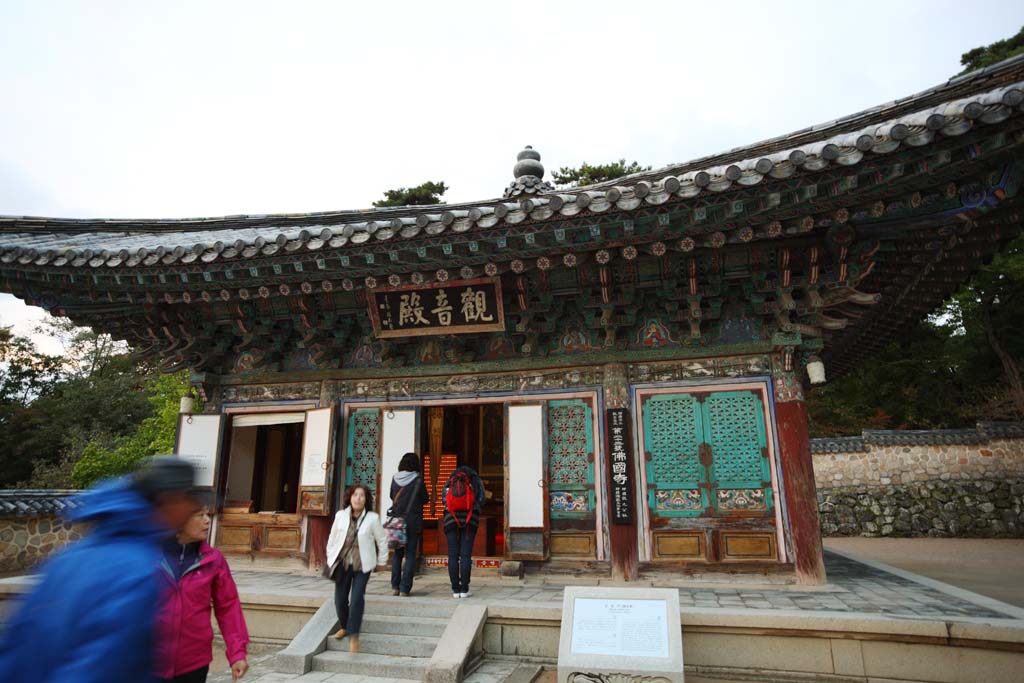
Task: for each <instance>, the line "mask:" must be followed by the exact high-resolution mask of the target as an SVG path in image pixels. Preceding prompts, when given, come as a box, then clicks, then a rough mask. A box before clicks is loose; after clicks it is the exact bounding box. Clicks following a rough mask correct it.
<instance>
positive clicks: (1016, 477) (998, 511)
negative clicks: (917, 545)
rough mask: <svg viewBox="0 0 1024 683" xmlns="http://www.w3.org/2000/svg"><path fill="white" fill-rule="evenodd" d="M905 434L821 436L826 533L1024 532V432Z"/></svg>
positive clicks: (817, 461) (817, 464) (817, 459)
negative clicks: (975, 437) (973, 436)
mask: <svg viewBox="0 0 1024 683" xmlns="http://www.w3.org/2000/svg"><path fill="white" fill-rule="evenodd" d="M889 434H890V435H893V434H898V433H896V432H890V433H889ZM873 436H875V437H876V438H872V437H873ZM897 438H899V437H897V436H892V437H890V438H886V437H885V436H881V437H878V436H877V435H872V434H871V433H865V438H863V439H849V440H844V439H835V440H826V439H822V440H815V441H816V443H813V444H812V449H813V450H815V451H822V450H824V449H825V448H826V447H829V448H830V449H831V450H832V452H815V453H814V455H813V458H814V470H815V480H816V484H817V487H818V505H819V512H820V515H821V528H822V533H823V534H824V535H826V536H960V537H998V536H1004V537H1005V536H1010V537H1024V438H1020V437H1016V436H1015V437H1010V438H993V439H988V440H980V441H981V442H980V443H927V442H928V441H933V442H934V441H950V440H953V439H949V438H946V435H944V433H943V432H932V433H917V434H915V435H914V436H913V437H912V438H904V439H903V440H904V441H911V442H914V441H916V442H917V443H902V444H893V443H885V442H886V441H891V440H894V439H897ZM872 441H881V442H882V443H872ZM844 442H846V443H844ZM922 442H923V443H922ZM846 446H849V448H848V449H847V450H846V451H845V452H844V447H846ZM837 449H838V450H837Z"/></svg>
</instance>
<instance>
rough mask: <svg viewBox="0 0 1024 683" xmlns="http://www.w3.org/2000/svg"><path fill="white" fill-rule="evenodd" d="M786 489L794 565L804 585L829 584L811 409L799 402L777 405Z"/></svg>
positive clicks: (783, 480) (776, 413) (783, 481)
mask: <svg viewBox="0 0 1024 683" xmlns="http://www.w3.org/2000/svg"><path fill="white" fill-rule="evenodd" d="M775 419H776V422H777V423H778V426H779V449H780V450H781V451H782V452H781V453H780V461H781V465H782V485H783V488H784V490H785V497H786V513H787V516H788V517H789V524H790V530H791V532H792V539H793V554H794V555H795V556H796V557H795V558H794V564H795V566H796V576H797V580H798V581H799V582H800V583H806V584H822V583H825V561H824V558H823V557H822V547H821V525H820V524H819V522H818V497H817V490H816V488H815V484H814V462H813V460H812V459H811V440H810V437H809V435H808V431H807V406H806V404H805V403H804V402H803V399H802V397H801V398H800V399H798V400H791V401H787V402H784V403H783V402H777V403H776V404H775Z"/></svg>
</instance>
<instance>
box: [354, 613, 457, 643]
mask: <svg viewBox="0 0 1024 683" xmlns="http://www.w3.org/2000/svg"><path fill="white" fill-rule="evenodd" d="M446 626H448V619H438V618H436V617H422V616H421V617H416V618H415V619H409V618H408V617H407V616H404V615H403V616H395V615H393V614H366V615H364V616H363V627H362V632H363V633H390V634H393V635H404V636H427V637H430V636H440V635H441V634H442V633H444V629H445V627H446Z"/></svg>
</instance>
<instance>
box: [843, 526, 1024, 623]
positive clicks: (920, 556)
mask: <svg viewBox="0 0 1024 683" xmlns="http://www.w3.org/2000/svg"><path fill="white" fill-rule="evenodd" d="M825 547H826V548H833V549H836V550H840V551H842V552H847V553H852V554H854V555H856V556H857V557H861V558H864V559H866V560H875V561H877V562H884V563H885V564H888V565H892V566H893V567H897V568H899V569H904V570H906V571H909V572H914V573H915V574H921V575H923V576H927V577H928V578H930V579H935V580H936V581H943V582H945V583H949V584H952V585H954V586H959V587H960V588H964V589H966V590H969V591H974V592H975V593H980V594H982V595H987V596H989V597H990V598H995V599H996V600H1002V601H1003V602H1007V603H1009V604H1011V605H1016V606H1017V607H1024V538H864V537H860V536H858V537H854V538H826V539H825Z"/></svg>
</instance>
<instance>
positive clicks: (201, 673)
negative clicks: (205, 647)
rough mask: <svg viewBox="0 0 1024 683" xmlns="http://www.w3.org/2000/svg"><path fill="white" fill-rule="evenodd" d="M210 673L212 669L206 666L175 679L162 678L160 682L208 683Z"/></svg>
mask: <svg viewBox="0 0 1024 683" xmlns="http://www.w3.org/2000/svg"><path fill="white" fill-rule="evenodd" d="M209 671H210V667H209V666H204V667H203V668H202V669H195V670H194V671H189V672H188V673H187V674H181V675H180V676H175V677H174V678H161V679H160V680H161V681H163V682H164V683H206V674H207V673H208V672H209Z"/></svg>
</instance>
